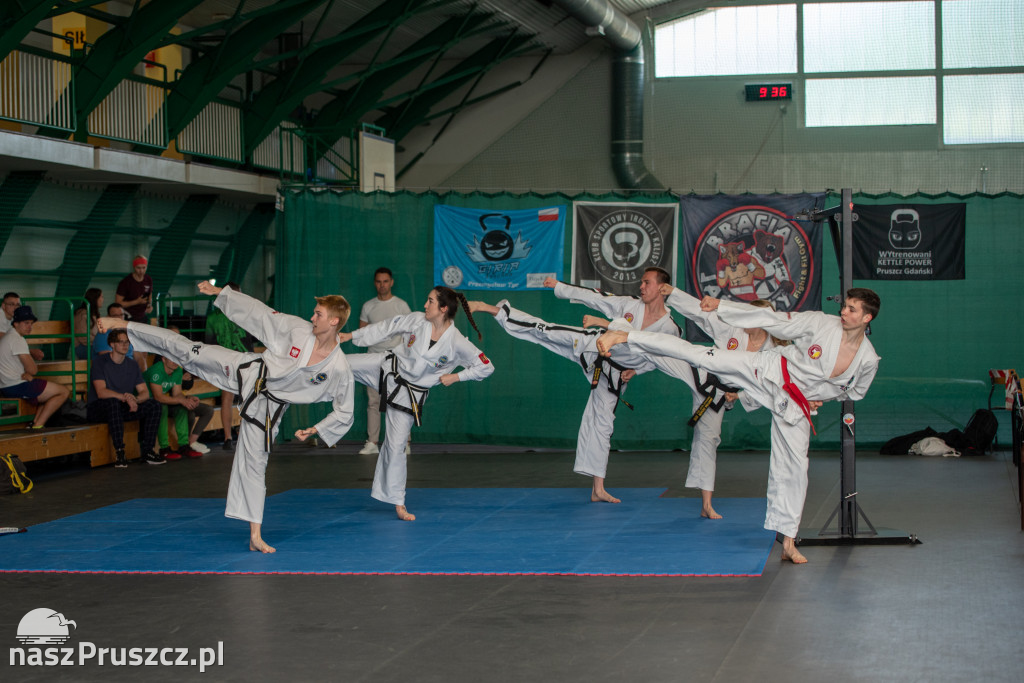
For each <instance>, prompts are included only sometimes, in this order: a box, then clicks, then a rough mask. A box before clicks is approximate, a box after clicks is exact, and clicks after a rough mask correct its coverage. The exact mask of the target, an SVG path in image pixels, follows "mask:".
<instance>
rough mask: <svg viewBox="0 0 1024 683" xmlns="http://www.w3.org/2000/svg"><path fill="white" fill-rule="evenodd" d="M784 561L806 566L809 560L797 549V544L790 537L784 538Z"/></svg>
mask: <svg viewBox="0 0 1024 683" xmlns="http://www.w3.org/2000/svg"><path fill="white" fill-rule="evenodd" d="M782 559H783V560H789V561H790V562H792V563H793V564H804V563H805V562H807V558H806V557H804V556H803V555H802V554H801V553H800V551H799V550H797V549H796V543H795V542H794V540H793V539H792V538H790V537H789V536H783V537H782Z"/></svg>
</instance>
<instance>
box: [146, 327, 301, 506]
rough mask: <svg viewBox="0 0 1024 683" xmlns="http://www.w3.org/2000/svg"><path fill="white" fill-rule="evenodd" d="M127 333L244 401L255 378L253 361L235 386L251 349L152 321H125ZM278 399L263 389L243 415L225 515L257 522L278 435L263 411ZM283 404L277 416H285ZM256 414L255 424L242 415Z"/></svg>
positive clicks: (273, 406)
mask: <svg viewBox="0 0 1024 683" xmlns="http://www.w3.org/2000/svg"><path fill="white" fill-rule="evenodd" d="M128 337H129V339H130V341H131V342H132V344H133V345H134V346H135V348H136V349H137V350H141V351H142V352H143V353H157V354H160V355H161V356H165V357H167V358H170V359H171V360H173V361H174V362H176V363H178V364H179V365H181V367H183V368H185V370H186V371H188V372H190V373H192V374H193V375H196V376H197V377H201V378H203V379H204V380H206V381H207V382H209V383H210V384H212V385H214V386H215V387H217V388H218V389H220V390H222V391H230V392H231V393H233V394H239V395H240V396H241V400H242V402H243V405H244V403H245V401H246V399H247V398H249V397H250V396H251V395H252V393H253V389H254V387H255V384H256V379H257V378H258V374H259V373H258V368H257V366H256V365H255V364H254V365H250V366H249V367H248V368H246V369H244V370H243V371H242V386H241V387H239V386H238V369H239V366H240V365H244V364H245V363H247V362H250V361H254V360H258V359H259V355H258V354H255V353H242V352H240V351H232V350H230V349H225V348H224V347H222V346H215V345H213V344H203V343H200V342H194V341H192V340H191V339H188V338H186V337H183V336H181V335H180V334H175V333H174V332H171V331H170V330H165V329H163V328H161V327H156V326H155V325H140V324H134V323H129V324H128ZM278 405H279V404H276V403H274V402H273V401H271V400H270V399H269V398H268V397H267V395H266V393H265V392H264V393H260V394H259V395H258V396H257V397H256V398H255V399H254V400H253V401H252V403H251V404H250V405H249V407H248V408H247V409H246V411H245V415H243V416H242V422H241V426H240V427H239V428H238V444H237V446H236V447H235V458H234V461H233V462H232V464H231V478H230V480H229V481H228V496H227V505H226V507H225V510H224V515H225V516H226V517H231V518H232V519H241V520H244V521H246V522H254V523H256V524H261V523H262V522H263V508H264V504H265V503H266V498H267V486H266V475H267V462H268V461H269V459H270V446H269V445H270V444H272V443H273V442H274V439H275V438H277V432H278V429H279V427H280V425H281V421H280V419H278V420H276V421H274V423H273V426H272V427H271V428H270V430H269V432H268V430H267V429H266V428H265V425H266V424H267V423H268V422H269V420H267V419H266V416H268V415H270V414H272V413H273V412H274V411H275V410H277V407H278ZM286 409H287V406H284V407H283V409H282V411H281V416H283V415H284V410H286ZM246 416H249V417H250V418H252V419H257V421H258V422H262V425H260V424H254V423H253V422H251V421H249V420H247V419H246Z"/></svg>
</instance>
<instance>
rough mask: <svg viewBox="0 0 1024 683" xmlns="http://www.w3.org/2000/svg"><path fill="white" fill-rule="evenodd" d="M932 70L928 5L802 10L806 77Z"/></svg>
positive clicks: (844, 5) (809, 6)
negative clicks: (849, 72) (857, 72)
mask: <svg viewBox="0 0 1024 683" xmlns="http://www.w3.org/2000/svg"><path fill="white" fill-rule="evenodd" d="M934 67H935V5H934V3H932V2H930V1H929V2H828V3H814V4H805V5H804V69H803V70H804V72H806V73H820V72H825V71H895V70H900V69H932V68H934Z"/></svg>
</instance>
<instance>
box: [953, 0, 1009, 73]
mask: <svg viewBox="0 0 1024 683" xmlns="http://www.w3.org/2000/svg"><path fill="white" fill-rule="evenodd" d="M942 66H943V68H946V69H983V68H986V67H994V66H997V67H998V66H1024V2H1021V0H945V2H943V3H942Z"/></svg>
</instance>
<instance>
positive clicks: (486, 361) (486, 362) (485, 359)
mask: <svg viewBox="0 0 1024 683" xmlns="http://www.w3.org/2000/svg"><path fill="white" fill-rule="evenodd" d="M480 362H481V363H483V364H484V365H489V364H490V362H491V361H490V359H489V358H488V357H487V356H485V355H484V354H483V353H481V354H480Z"/></svg>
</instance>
